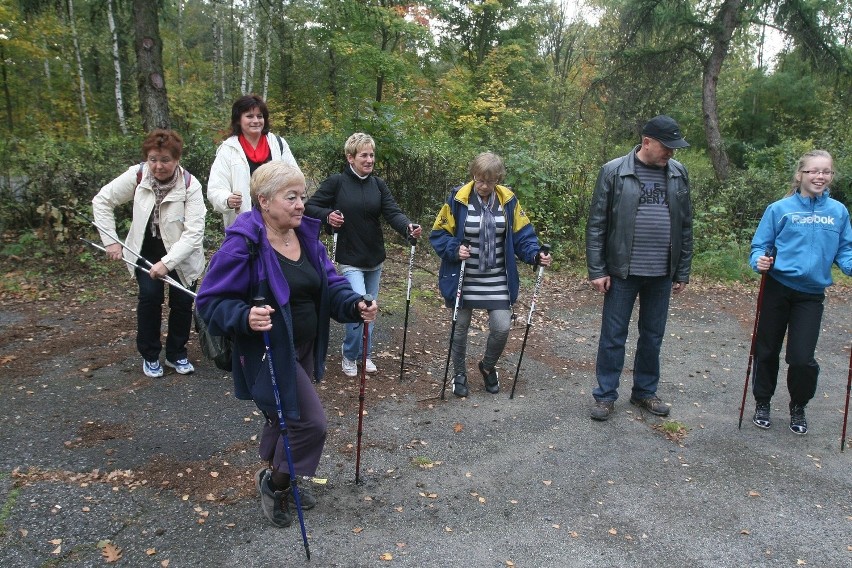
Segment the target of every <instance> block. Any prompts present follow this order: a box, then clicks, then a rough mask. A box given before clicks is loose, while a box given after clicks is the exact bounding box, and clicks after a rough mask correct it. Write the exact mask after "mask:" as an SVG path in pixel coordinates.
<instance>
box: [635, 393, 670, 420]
mask: <svg viewBox="0 0 852 568" xmlns="http://www.w3.org/2000/svg"><path fill="white" fill-rule="evenodd" d="M630 404H632V405H634V406H638V407H639V408H644V409H645V410H647V411H648V412H650V413H651V414H654V415H656V416H668V415H669V410H670V409H669V407H668V405H666V403H664V402H663V401H662V400H660V398H659V397H657V396H652V397H650V398H633V397H630Z"/></svg>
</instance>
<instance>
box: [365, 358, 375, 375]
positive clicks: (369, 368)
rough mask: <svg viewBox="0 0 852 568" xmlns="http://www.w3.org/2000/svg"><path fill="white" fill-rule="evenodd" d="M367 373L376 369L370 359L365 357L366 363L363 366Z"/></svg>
mask: <svg viewBox="0 0 852 568" xmlns="http://www.w3.org/2000/svg"><path fill="white" fill-rule="evenodd" d="M364 367H365V369H366V370H367V372H368V373H376V372H378V369H377V368H376V365H375V363H373V360H372V359H367V364H366V365H365V366H364Z"/></svg>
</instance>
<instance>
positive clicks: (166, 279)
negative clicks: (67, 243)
mask: <svg viewBox="0 0 852 568" xmlns="http://www.w3.org/2000/svg"><path fill="white" fill-rule="evenodd" d="M80 240H81V241H83V242H84V243H88V244H90V245H92V246H93V247H95V248H96V249H98V250H102V251H104V252H106V249H105V248H104V247H102V246H101V245H99V244H97V243H94V242H92V241H90V240H89V239H84V238H83V237H80ZM139 258H142V257H139ZM121 260H123V261H124V262H125V263H126V264H127V265H128V266H132V267H133V268H139V265H138V264H136V263H135V262H130V261H129V260H127V259H126V258H124V257H121ZM142 260H145V259H144V258H142ZM145 262H148V261H147V260H145ZM148 265H149V266H150V265H151V263H150V262H148ZM163 281H164V282H168V283H169V285H171V286H174V287H175V288H177V289H178V290H180V291H181V292H186V293H187V294H189V295H190V296H192V297H193V298H195V297H196V296H198V294H196V293H195V292H193V291H192V290H189V289H188V288H184V287H183V285H182V284H181V283H180V282H178V281H177V280H175V279H174V278H172V277H171V276H169V275H168V274H166V275H165V276H163Z"/></svg>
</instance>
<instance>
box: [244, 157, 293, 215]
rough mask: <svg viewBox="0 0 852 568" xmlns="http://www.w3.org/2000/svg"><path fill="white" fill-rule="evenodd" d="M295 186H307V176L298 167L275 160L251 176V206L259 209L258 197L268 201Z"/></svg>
mask: <svg viewBox="0 0 852 568" xmlns="http://www.w3.org/2000/svg"><path fill="white" fill-rule="evenodd" d="M293 185H301V186H302V187H304V186H305V174H303V173H302V170H300V169H299V168H298V167H297V166H291V165H290V164H285V163H284V162H281V161H278V160H275V161H272V162H266V163H265V164H263V165H262V166H260V167H259V168H257V169H256V170H255V171H254V173H253V174H252V176H251V184H250V186H249V187H250V190H251V204H252V207H259V205H260V203H259V201H258V199H257V198H258V196H260V195H262V196H263V197H265V198H266V199H272V197H273V196H274V195H275V194H276V193H278V192H279V191H283V190H285V189H287V188H288V187H291V186H293Z"/></svg>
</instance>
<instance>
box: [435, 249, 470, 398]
mask: <svg viewBox="0 0 852 568" xmlns="http://www.w3.org/2000/svg"><path fill="white" fill-rule="evenodd" d="M461 246H463V247H466V248H470V241H469V240H467V239H465V240H463V241H462V244H461ZM466 260H467V259H465V260H463V261H461V267H460V268H459V286H458V288H456V306H455V307H454V308H453V325H452V326H451V327H450V347H449V349H447V364H446V365H445V366H444V386H442V387H441V400H444V393H445V392H446V391H447V375H449V373H450V355H452V353H453V336H454V335H455V334H456V320H457V319H458V317H459V302H460V301H461V294H462V284H463V283H464V265H465V262H466Z"/></svg>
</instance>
